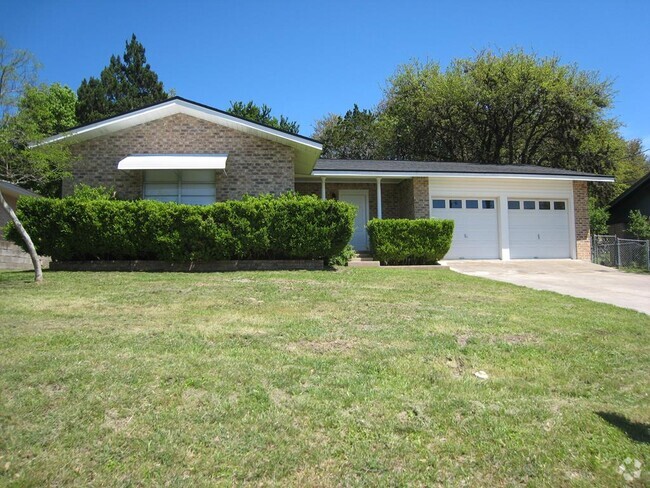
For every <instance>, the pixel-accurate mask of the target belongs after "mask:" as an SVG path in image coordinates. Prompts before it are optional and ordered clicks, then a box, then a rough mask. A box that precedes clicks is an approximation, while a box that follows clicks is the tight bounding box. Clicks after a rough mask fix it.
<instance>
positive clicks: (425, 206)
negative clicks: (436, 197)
mask: <svg viewBox="0 0 650 488" xmlns="http://www.w3.org/2000/svg"><path fill="white" fill-rule="evenodd" d="M399 206H400V216H401V217H402V218H405V219H428V218H429V216H430V215H429V178H413V179H408V180H404V181H402V182H401V183H400V184H399Z"/></svg>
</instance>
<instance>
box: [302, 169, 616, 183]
mask: <svg viewBox="0 0 650 488" xmlns="http://www.w3.org/2000/svg"><path fill="white" fill-rule="evenodd" d="M312 175H313V176H337V177H343V176H348V177H352V178H363V177H369V176H375V177H377V176H381V177H384V178H418V177H429V178H499V179H522V180H574V181H599V182H601V183H613V182H614V177H613V176H580V175H542V174H539V175H537V174H535V175H533V174H505V173H443V172H440V173H438V172H434V171H430V172H408V171H404V172H399V171H391V172H383V171H365V172H359V171H357V172H352V171H350V172H345V171H338V172H335V171H327V170H315V171H313V172H312Z"/></svg>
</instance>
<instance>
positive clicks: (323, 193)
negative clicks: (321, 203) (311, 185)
mask: <svg viewBox="0 0 650 488" xmlns="http://www.w3.org/2000/svg"><path fill="white" fill-rule="evenodd" d="M320 198H321V200H327V191H326V189H325V177H324V176H321V177H320Z"/></svg>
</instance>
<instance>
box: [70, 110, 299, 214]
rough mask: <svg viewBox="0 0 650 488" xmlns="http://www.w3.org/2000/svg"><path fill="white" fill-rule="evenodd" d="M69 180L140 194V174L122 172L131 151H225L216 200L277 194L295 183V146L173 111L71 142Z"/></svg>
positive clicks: (123, 195) (129, 194)
mask: <svg viewBox="0 0 650 488" xmlns="http://www.w3.org/2000/svg"><path fill="white" fill-rule="evenodd" d="M71 150H72V153H73V155H74V157H75V161H74V162H73V168H72V174H73V180H72V181H70V180H68V181H66V182H64V185H63V194H64V195H68V194H70V193H71V191H72V187H73V183H86V184H88V185H92V186H97V185H104V186H112V187H115V189H116V190H117V192H118V195H119V196H120V197H121V198H140V197H141V196H142V172H141V171H123V170H122V171H120V170H118V169H117V163H118V162H119V161H120V160H121V159H123V158H125V157H126V156H128V155H129V154H184V153H185V154H192V153H196V154H209V153H228V161H227V163H226V172H225V173H224V172H222V171H217V200H220V201H222V200H229V199H238V198H241V197H242V195H244V194H247V193H248V194H251V195H257V194H260V193H275V194H280V193H283V192H286V191H289V190H293V187H294V167H293V156H294V154H293V149H292V148H290V147H288V146H284V145H282V144H278V143H276V142H272V141H268V140H266V139H262V138H259V137H255V136H252V135H250V134H245V133H243V132H240V131H237V130H234V129H230V128H227V127H224V126H221V125H218V124H214V123H211V122H207V121H204V120H201V119H197V118H195V117H190V116H189V115H185V114H176V115H171V116H169V117H165V118H163V119H158V120H154V121H152V122H148V123H146V124H141V125H138V126H136V127H132V128H129V129H125V130H123V131H119V132H115V133H113V134H109V135H106V136H102V137H97V138H94V139H90V140H88V141H83V142H80V143H77V144H74V145H73V146H72V147H71Z"/></svg>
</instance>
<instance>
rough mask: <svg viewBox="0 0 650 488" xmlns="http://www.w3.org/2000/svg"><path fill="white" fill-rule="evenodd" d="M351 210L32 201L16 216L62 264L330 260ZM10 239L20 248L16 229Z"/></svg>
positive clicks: (293, 200)
mask: <svg viewBox="0 0 650 488" xmlns="http://www.w3.org/2000/svg"><path fill="white" fill-rule="evenodd" d="M354 212H355V209H354V207H353V206H351V205H349V204H346V203H343V202H337V201H334V200H320V199H318V198H316V197H314V196H299V195H296V194H287V195H283V196H281V197H272V196H262V197H247V198H244V199H243V200H238V201H228V202H223V203H215V204H212V205H206V206H191V205H180V204H176V203H161V202H155V201H146V200H137V201H116V200H107V199H98V200H85V199H79V198H64V199H50V198H27V197H23V198H21V199H20V200H19V203H18V211H17V213H18V216H19V218H20V219H21V221H22V223H23V225H24V226H25V228H26V229H27V232H28V233H29V234H30V236H31V238H32V240H33V241H34V244H35V246H36V249H37V251H38V253H39V254H41V255H44V256H51V257H52V259H54V260H56V261H76V260H113V259H114V260H127V259H128V260H132V259H142V260H161V261H175V262H181V261H212V260H234V259H325V260H329V259H330V258H332V257H333V256H337V255H338V254H340V253H341V252H342V251H343V249H344V248H345V246H346V245H347V244H348V242H349V240H350V237H351V235H352V231H353V228H354ZM6 235H7V236H8V238H9V239H11V240H13V241H14V242H16V243H17V244H19V245H22V241H21V239H20V236H19V235H18V233H17V232H16V230H15V229H14V228H12V226H11V225H9V228H8V229H7V232H6Z"/></svg>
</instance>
